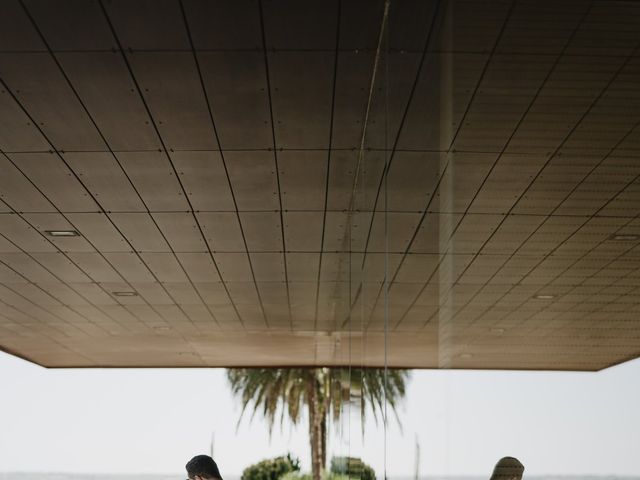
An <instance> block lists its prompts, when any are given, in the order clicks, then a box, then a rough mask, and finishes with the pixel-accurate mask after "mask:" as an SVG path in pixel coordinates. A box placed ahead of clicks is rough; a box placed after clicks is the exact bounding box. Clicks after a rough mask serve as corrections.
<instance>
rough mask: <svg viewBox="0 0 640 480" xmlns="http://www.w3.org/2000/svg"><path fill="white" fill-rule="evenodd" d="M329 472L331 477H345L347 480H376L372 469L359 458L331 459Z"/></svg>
mask: <svg viewBox="0 0 640 480" xmlns="http://www.w3.org/2000/svg"><path fill="white" fill-rule="evenodd" d="M330 472H331V474H332V476H335V477H340V476H342V477H347V480H348V479H360V480H376V473H375V472H374V470H373V468H371V467H370V466H369V465H367V464H366V463H364V462H363V461H362V460H360V459H359V458H354V457H333V458H332V459H331V468H330ZM335 480H338V479H335Z"/></svg>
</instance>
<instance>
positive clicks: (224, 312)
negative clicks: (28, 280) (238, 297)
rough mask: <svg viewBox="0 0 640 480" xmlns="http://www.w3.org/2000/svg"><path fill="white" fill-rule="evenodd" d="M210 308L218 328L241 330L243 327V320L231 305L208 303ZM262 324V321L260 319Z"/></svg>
mask: <svg viewBox="0 0 640 480" xmlns="http://www.w3.org/2000/svg"><path fill="white" fill-rule="evenodd" d="M209 308H210V310H211V312H212V313H213V315H214V317H215V318H216V321H217V323H218V325H220V328H221V329H223V330H241V329H242V328H243V323H242V322H243V321H244V320H241V319H240V317H238V313H237V311H236V309H235V308H234V307H233V306H232V305H230V304H229V305H227V304H214V305H210V307H209ZM262 323H263V324H264V321H262Z"/></svg>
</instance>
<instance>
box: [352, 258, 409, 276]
mask: <svg viewBox="0 0 640 480" xmlns="http://www.w3.org/2000/svg"><path fill="white" fill-rule="evenodd" d="M401 261H402V255H400V254H394V253H390V254H388V255H387V254H385V253H371V252H368V253H367V255H366V257H365V258H364V263H363V262H361V261H359V262H358V263H357V264H356V266H355V267H356V270H355V271H352V276H358V277H359V278H358V281H362V282H382V281H383V280H384V276H385V265H386V266H387V272H388V277H389V279H392V278H393V277H394V275H395V273H396V270H397V269H398V267H399V266H400V262H401Z"/></svg>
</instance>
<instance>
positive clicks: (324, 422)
mask: <svg viewBox="0 0 640 480" xmlns="http://www.w3.org/2000/svg"><path fill="white" fill-rule="evenodd" d="M320 428H321V436H322V442H321V443H322V452H321V454H320V458H321V460H322V468H323V469H324V468H325V467H326V466H327V413H326V410H325V414H324V415H323V416H322V423H321V425H320Z"/></svg>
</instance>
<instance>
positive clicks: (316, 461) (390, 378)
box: [227, 368, 409, 480]
mask: <svg viewBox="0 0 640 480" xmlns="http://www.w3.org/2000/svg"><path fill="white" fill-rule="evenodd" d="M227 378H228V380H229V383H230V385H231V390H232V392H233V394H234V395H236V396H237V397H239V398H240V400H241V402H242V412H241V414H240V420H241V419H242V415H243V414H244V413H245V411H246V410H247V409H250V410H253V413H252V417H251V418H253V417H254V416H255V414H256V413H258V412H260V413H262V415H263V416H264V417H265V418H266V420H267V422H268V424H269V430H270V431H271V430H272V429H273V425H274V423H275V421H276V417H277V415H278V412H280V423H281V424H282V423H283V422H284V418H285V413H286V414H288V416H289V418H290V419H291V421H292V422H293V423H294V424H297V423H298V422H299V420H300V418H301V414H302V410H303V408H304V407H305V406H306V407H307V410H308V416H309V442H310V445H311V471H312V475H313V480H320V479H321V477H322V473H323V471H324V466H325V464H326V460H327V451H326V446H327V419H328V417H329V415H331V416H332V418H333V419H334V420H339V418H340V413H341V411H342V406H343V404H344V403H345V402H348V401H349V400H350V399H351V398H353V397H354V395H355V396H356V398H361V400H362V401H361V402H360V406H361V407H360V414H361V416H362V425H363V428H364V415H365V411H366V406H367V405H368V406H369V407H370V408H371V411H372V412H373V415H374V418H375V419H376V421H377V418H378V415H379V414H381V415H382V416H383V418H384V415H385V412H386V408H385V405H386V406H389V407H391V410H392V411H393V412H394V414H395V415H396V419H398V416H397V413H396V407H397V404H398V401H399V400H401V399H402V398H403V397H404V395H405V392H406V383H407V380H408V378H409V372H408V371H407V370H399V369H393V370H392V369H388V370H384V369H380V368H364V369H350V368H231V369H228V370H227ZM240 420H238V421H240Z"/></svg>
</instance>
